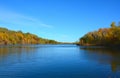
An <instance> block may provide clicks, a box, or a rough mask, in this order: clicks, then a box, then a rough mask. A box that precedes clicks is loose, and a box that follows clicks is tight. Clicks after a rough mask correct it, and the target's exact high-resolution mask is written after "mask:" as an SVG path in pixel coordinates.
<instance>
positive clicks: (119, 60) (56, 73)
mask: <svg viewBox="0 0 120 78" xmlns="http://www.w3.org/2000/svg"><path fill="white" fill-rule="evenodd" d="M0 78H120V51H119V50H117V49H108V48H101V47H93V48H89V47H79V46H76V45H22V46H20V45H16V46H2V47H0Z"/></svg>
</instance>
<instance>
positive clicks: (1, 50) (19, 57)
mask: <svg viewBox="0 0 120 78" xmlns="http://www.w3.org/2000/svg"><path fill="white" fill-rule="evenodd" d="M36 51H37V47H36V46H35V45H17V46H16V45H15V46H2V47H0V67H1V66H6V65H11V64H15V63H21V62H25V61H27V60H29V59H31V56H33V55H34V53H35V52H36Z"/></svg>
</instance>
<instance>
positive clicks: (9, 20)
mask: <svg viewBox="0 0 120 78" xmlns="http://www.w3.org/2000/svg"><path fill="white" fill-rule="evenodd" d="M112 21H115V22H119V21H120V0H0V27H6V28H8V29H12V30H22V31H23V32H30V33H33V34H36V35H38V36H39V37H43V38H48V39H54V40H57V41H62V42H74V41H77V40H79V38H80V37H82V36H83V35H84V34H86V33H87V32H90V31H94V30H97V29H99V28H105V27H110V23H111V22H112Z"/></svg>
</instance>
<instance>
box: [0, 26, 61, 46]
mask: <svg viewBox="0 0 120 78" xmlns="http://www.w3.org/2000/svg"><path fill="white" fill-rule="evenodd" d="M57 43H59V42H57V41H55V40H49V39H44V38H41V37H38V36H37V35H34V34H31V33H29V32H28V33H23V32H22V31H13V30H9V29H7V28H2V27H0V45H9V44H57Z"/></svg>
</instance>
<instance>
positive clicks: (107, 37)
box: [79, 22, 120, 46]
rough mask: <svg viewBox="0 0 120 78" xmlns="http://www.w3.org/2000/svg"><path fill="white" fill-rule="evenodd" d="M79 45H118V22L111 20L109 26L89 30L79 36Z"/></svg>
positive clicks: (119, 28)
mask: <svg viewBox="0 0 120 78" xmlns="http://www.w3.org/2000/svg"><path fill="white" fill-rule="evenodd" d="M79 44H80V45H105V46H107V45H108V46H112V45H119V46H120V23H119V24H118V25H116V24H115V22H112V24H111V27H110V28H100V29H99V30H98V31H94V32H89V33H87V34H86V35H84V36H83V37H82V38H80V41H79Z"/></svg>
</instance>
